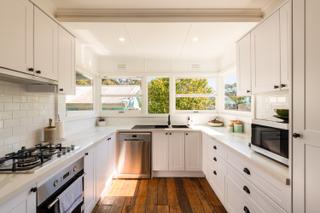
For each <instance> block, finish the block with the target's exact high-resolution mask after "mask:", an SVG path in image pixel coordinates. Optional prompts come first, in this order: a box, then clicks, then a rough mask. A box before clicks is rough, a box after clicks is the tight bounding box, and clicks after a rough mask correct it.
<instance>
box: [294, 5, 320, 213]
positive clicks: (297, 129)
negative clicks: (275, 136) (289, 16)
mask: <svg viewBox="0 0 320 213" xmlns="http://www.w3.org/2000/svg"><path fill="white" fill-rule="evenodd" d="M319 8H320V1H317V0H294V1H293V14H294V16H293V50H294V51H293V87H292V89H293V97H294V98H293V106H294V107H293V132H294V133H298V134H300V137H299V135H295V137H294V138H293V156H292V159H293V169H292V170H293V180H292V181H293V182H292V186H293V209H292V211H293V212H294V213H298V212H306V213H313V212H319V209H320V202H319V197H320V182H319V179H320V170H319V162H320V143H319V138H320V125H319V119H320V114H319V103H320V96H319V90H320V84H319V79H320V72H319V66H320V60H319V49H320V40H319V38H320V28H319V19H320V13H319Z"/></svg>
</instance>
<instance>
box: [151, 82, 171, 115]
mask: <svg viewBox="0 0 320 213" xmlns="http://www.w3.org/2000/svg"><path fill="white" fill-rule="evenodd" d="M169 82H170V80H169V78H168V77H149V78H148V79H147V83H148V112H149V113H151V114H165V113H169V100H170V98H169Z"/></svg>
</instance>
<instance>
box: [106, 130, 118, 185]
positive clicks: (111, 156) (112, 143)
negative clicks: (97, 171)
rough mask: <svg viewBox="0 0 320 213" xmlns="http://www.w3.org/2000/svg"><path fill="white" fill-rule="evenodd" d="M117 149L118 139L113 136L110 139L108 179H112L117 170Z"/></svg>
mask: <svg viewBox="0 0 320 213" xmlns="http://www.w3.org/2000/svg"><path fill="white" fill-rule="evenodd" d="M115 149H116V137H115V134H111V135H110V136H109V137H108V164H107V165H108V168H107V179H110V178H112V175H113V172H114V170H115Z"/></svg>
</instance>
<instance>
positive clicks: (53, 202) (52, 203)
mask: <svg viewBox="0 0 320 213" xmlns="http://www.w3.org/2000/svg"><path fill="white" fill-rule="evenodd" d="M57 202H59V198H56V199H55V200H54V201H52V202H51V203H50V204H49V205H48V207H47V208H48V209H51V208H52V207H53V206H54V205H55V204H56V203H57Z"/></svg>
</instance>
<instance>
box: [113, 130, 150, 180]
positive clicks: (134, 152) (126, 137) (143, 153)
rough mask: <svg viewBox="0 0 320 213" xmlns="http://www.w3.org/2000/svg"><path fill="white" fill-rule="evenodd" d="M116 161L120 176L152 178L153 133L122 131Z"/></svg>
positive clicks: (117, 145) (119, 136) (118, 175)
mask: <svg viewBox="0 0 320 213" xmlns="http://www.w3.org/2000/svg"><path fill="white" fill-rule="evenodd" d="M116 162H117V177H118V178H150V176H151V133H150V132H120V133H119V135H118V141H117V144H116Z"/></svg>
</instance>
